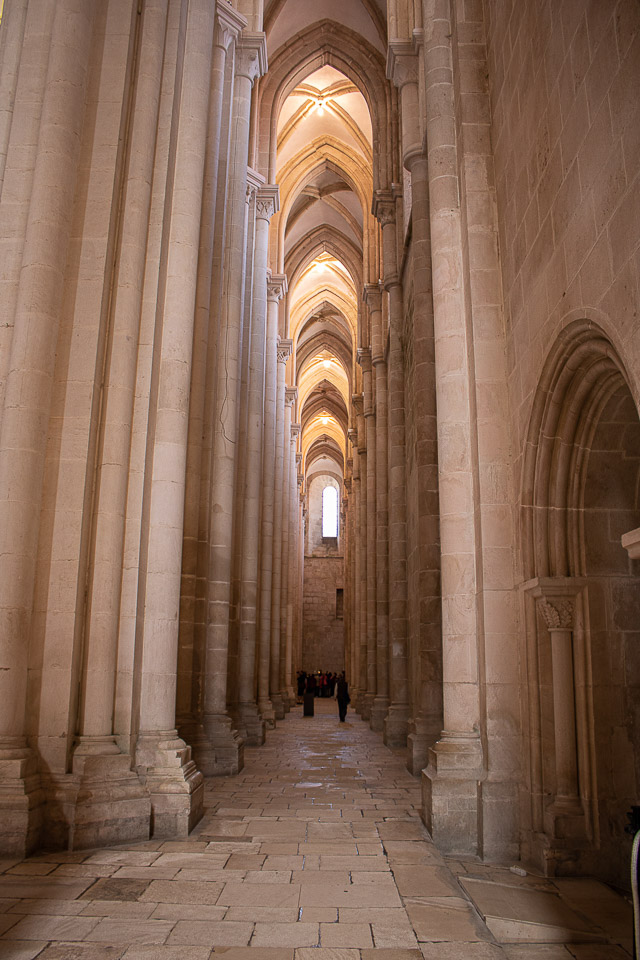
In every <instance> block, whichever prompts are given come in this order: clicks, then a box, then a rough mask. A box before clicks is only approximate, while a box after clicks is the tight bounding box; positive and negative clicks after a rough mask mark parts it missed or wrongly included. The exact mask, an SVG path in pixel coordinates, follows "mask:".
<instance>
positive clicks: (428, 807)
mask: <svg viewBox="0 0 640 960" xmlns="http://www.w3.org/2000/svg"><path fill="white" fill-rule="evenodd" d="M446 6H447V5H446V4H444V5H443V9H444V8H445V7H446ZM428 33H429V35H428V37H427V38H426V39H425V106H426V116H427V144H428V169H429V202H430V217H431V243H432V276H433V310H434V338H435V379H436V402H437V411H438V481H439V498H440V542H441V591H442V649H443V698H444V701H443V719H444V729H443V731H442V734H441V736H440V739H439V741H438V742H437V743H436V744H435V746H434V747H433V748H432V749H431V750H430V751H429V765H428V767H427V769H426V771H425V773H424V775H423V796H424V815H425V820H426V822H427V827H428V829H429V830H430V831H431V833H432V835H433V837H434V840H435V841H436V842H437V843H438V844H439V845H441V849H443V850H445V851H447V852H452V853H453V852H456V853H458V852H464V853H466V854H469V855H472V854H476V853H477V852H478V849H479V843H480V833H479V824H480V820H481V818H480V801H481V796H480V784H481V782H482V781H483V779H484V778H485V775H486V768H485V759H484V751H483V746H482V741H481V738H480V730H481V725H482V724H481V709H480V683H479V680H480V678H479V662H480V650H479V645H478V638H479V633H480V630H481V625H480V624H479V622H478V602H479V601H478V596H479V594H480V592H481V589H482V585H481V583H479V582H478V556H477V554H478V543H477V532H476V516H475V507H474V505H475V502H476V496H477V495H476V491H475V486H474V484H475V483H476V478H477V460H478V450H477V432H476V423H475V412H474V401H475V387H474V372H473V343H472V332H471V330H470V329H469V327H468V309H467V305H466V299H465V286H464V269H463V262H462V248H463V240H462V222H461V210H460V198H459V181H458V165H457V153H456V149H455V144H456V142H457V136H456V122H455V114H456V105H455V102H454V93H455V91H454V84H453V65H452V52H451V24H450V20H449V19H448V16H446V17H443V19H441V20H433V21H432V22H431V23H430V24H429V31H428ZM452 145H453V146H452ZM453 810H455V811H456V813H455V815H452V811H453Z"/></svg>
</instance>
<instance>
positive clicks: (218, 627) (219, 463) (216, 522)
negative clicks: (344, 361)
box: [197, 32, 267, 775]
mask: <svg viewBox="0 0 640 960" xmlns="http://www.w3.org/2000/svg"><path fill="white" fill-rule="evenodd" d="M266 67H267V60H266V41H265V36H264V34H263V33H246V32H245V33H243V34H242V37H241V38H240V40H238V42H237V43H236V65H235V80H234V93H233V108H232V129H233V137H232V146H231V156H230V158H229V176H228V188H227V236H226V249H225V264H224V286H223V296H222V304H221V316H220V325H219V332H218V343H219V345H220V349H219V350H218V363H217V384H216V395H215V401H214V409H215V416H214V418H213V431H214V434H213V460H212V471H211V514H210V530H209V588H208V589H209V595H208V616H207V641H206V658H205V679H204V729H205V737H206V740H205V742H203V743H202V744H201V745H199V746H198V752H197V758H198V763H199V765H200V767H201V769H202V770H203V771H204V772H205V774H207V775H214V774H220V773H224V774H229V773H237V771H238V770H239V769H241V767H242V764H243V741H242V739H241V738H240V737H238V735H237V734H236V733H235V732H234V731H233V730H232V725H231V718H230V717H229V715H228V713H227V668H228V657H229V614H230V598H231V574H232V558H233V555H234V551H233V538H234V530H233V520H234V500H235V480H236V466H237V456H238V449H237V448H238V429H239V402H240V398H239V387H240V382H241V377H242V371H241V362H242V325H243V316H244V293H245V253H246V237H245V231H246V192H247V160H248V154H249V126H250V114H251V88H252V86H253V83H254V81H255V79H256V78H257V77H259V76H262V75H263V74H264V73H265V72H266Z"/></svg>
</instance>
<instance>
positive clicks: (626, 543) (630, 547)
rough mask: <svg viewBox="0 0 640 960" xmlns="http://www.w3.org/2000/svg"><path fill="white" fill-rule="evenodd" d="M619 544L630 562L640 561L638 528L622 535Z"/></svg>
mask: <svg viewBox="0 0 640 960" xmlns="http://www.w3.org/2000/svg"><path fill="white" fill-rule="evenodd" d="M620 542H621V544H622V546H623V547H624V549H625V550H626V551H627V553H628V554H629V557H630V558H631V560H638V559H640V527H636V529H635V530H629V532H628V533H623V534H622V537H621V539H620Z"/></svg>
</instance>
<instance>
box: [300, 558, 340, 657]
mask: <svg viewBox="0 0 640 960" xmlns="http://www.w3.org/2000/svg"><path fill="white" fill-rule="evenodd" d="M343 589H344V560H343V558H342V557H309V556H307V557H305V559H304V593H303V609H302V669H303V670H306V671H307V672H310V671H312V670H333V671H335V672H339V671H341V670H344V669H345V664H344V621H343V620H342V619H337V618H336V593H337V591H338V590H343Z"/></svg>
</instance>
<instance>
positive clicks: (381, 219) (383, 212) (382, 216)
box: [371, 190, 396, 229]
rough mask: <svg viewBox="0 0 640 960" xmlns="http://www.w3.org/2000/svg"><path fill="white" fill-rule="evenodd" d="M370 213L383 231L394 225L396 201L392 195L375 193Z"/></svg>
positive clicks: (381, 192)
mask: <svg viewBox="0 0 640 960" xmlns="http://www.w3.org/2000/svg"><path fill="white" fill-rule="evenodd" d="M371 212H372V214H373V216H374V217H375V218H376V220H377V221H378V223H379V224H380V226H381V227H382V228H383V229H384V227H388V226H389V225H390V224H392V223H395V222H396V201H395V197H394V196H393V194H392V193H390V192H386V191H383V190H378V191H376V195H375V196H374V198H373V203H372V204H371Z"/></svg>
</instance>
